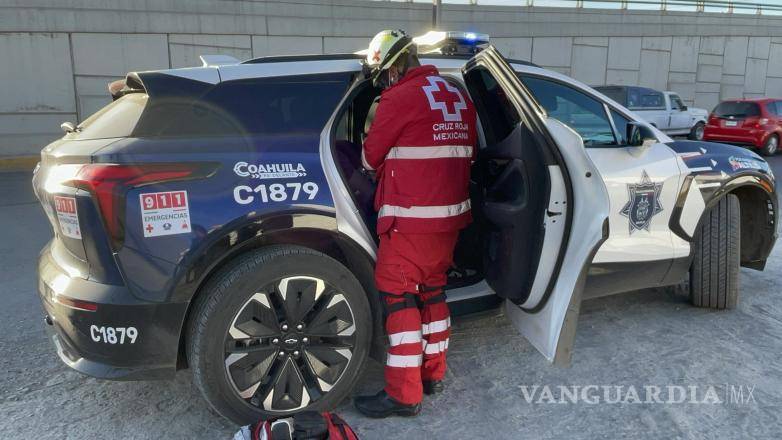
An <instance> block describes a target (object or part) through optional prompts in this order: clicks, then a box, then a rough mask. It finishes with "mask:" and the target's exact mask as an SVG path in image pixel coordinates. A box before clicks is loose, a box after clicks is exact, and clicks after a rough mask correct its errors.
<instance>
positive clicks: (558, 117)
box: [33, 33, 779, 423]
mask: <svg viewBox="0 0 782 440" xmlns="http://www.w3.org/2000/svg"><path fill="white" fill-rule="evenodd" d="M418 43H419V45H420V52H421V53H422V55H421V58H422V62H423V63H430V64H434V65H436V66H437V67H438V68H439V69H440V71H441V73H442V74H443V76H444V77H445V78H447V80H448V81H450V82H452V84H453V86H455V87H458V88H459V89H461V90H463V91H465V92H467V93H469V95H470V96H471V97H472V99H473V100H474V101H475V105H476V109H477V112H478V116H479V122H480V130H479V137H480V145H479V147H480V153H479V155H478V158H477V160H476V162H475V164H474V169H473V179H472V181H473V182H472V191H471V194H472V206H473V211H474V217H475V221H474V222H473V224H472V225H471V226H470V227H469V228H468V229H466V230H465V231H463V234H462V236H461V238H460V240H459V243H458V246H457V249H456V252H455V267H454V269H453V270H452V271H451V276H450V278H449V288H448V292H447V293H448V301H449V304H450V305H451V309H452V311H453V312H454V314H463V313H467V312H472V311H476V310H479V309H481V308H486V307H493V306H498V305H500V304H504V307H505V312H506V316H507V317H508V319H509V320H510V321H511V322H512V323H513V324H514V325H515V326H516V327H517V328H518V330H519V332H520V333H521V334H522V335H524V336H525V337H526V338H527V339H528V340H529V342H530V343H531V344H532V345H533V346H534V347H535V348H537V349H538V350H539V351H540V352H541V353H542V354H543V355H544V356H545V357H546V358H547V359H548V360H550V361H552V362H556V363H566V362H568V361H569V359H570V356H571V352H572V347H573V340H574V336H575V328H576V323H577V320H578V314H579V305H580V304H581V301H582V300H583V299H585V298H589V297H593V296H598V295H607V294H612V293H616V292H623V291H628V290H634V289H641V288H648V287H657V286H667V285H677V284H679V283H683V282H688V283H689V292H690V295H691V297H692V302H693V304H695V305H696V306H700V307H710V308H717V309H723V308H731V307H734V306H735V305H736V302H737V298H738V293H739V288H738V286H739V284H738V278H739V267H740V266H744V267H749V268H752V269H757V270H762V269H763V268H764V265H765V263H766V259H767V258H768V255H769V253H770V251H771V248H772V246H773V245H774V242H775V240H776V237H777V229H776V225H777V220H778V216H779V214H778V207H777V195H776V193H775V189H774V188H775V187H774V185H775V181H774V176H773V174H772V172H771V171H770V170H769V166H768V164H767V163H766V162H765V161H764V160H763V159H762V158H760V157H759V156H757V155H755V154H754V153H752V152H750V151H747V150H745V149H740V148H736V147H732V146H728V145H722V144H714V143H707V142H692V141H673V140H672V139H670V138H669V137H668V136H666V135H665V134H663V133H662V132H660V131H659V130H657V129H655V128H654V127H651V126H649V125H647V124H646V123H644V122H642V120H641V119H640V118H639V117H637V116H636V115H635V114H633V113H632V112H631V111H629V110H627V109H626V108H624V107H622V106H621V105H619V104H618V103H616V102H614V101H612V100H611V99H609V98H607V97H605V96H604V95H602V94H600V93H598V92H596V91H595V90H593V89H591V88H590V87H588V86H586V85H584V84H581V83H579V82H578V81H575V80H573V79H571V78H569V77H567V76H565V75H561V74H559V73H556V72H552V71H549V70H546V69H542V68H540V67H537V66H535V65H532V64H530V63H526V62H521V61H514V60H506V59H504V58H503V57H502V55H501V54H500V53H499V52H498V51H497V50H496V49H495V48H493V47H492V46H490V45H488V44H487V37H485V36H482V35H476V34H460V33H435V34H428V35H426V36H425V38H423V39H419V40H418ZM481 49H482V50H481ZM204 59H205V62H204V65H203V66H202V67H196V68H185V69H171V70H161V71H151V72H133V73H130V74H128V75H127V77H126V79H125V81H124V84H122V85H121V88H116V89H113V90H114V98H115V100H114V101H113V102H112V103H111V104H109V105H108V106H106V107H105V108H103V109H102V110H100V111H98V112H97V113H95V114H94V115H92V116H91V117H89V118H87V119H86V120H85V121H83V122H82V123H81V124H79V125H78V126H73V125H72V124H63V126H64V128H65V129H66V131H67V133H66V134H65V136H64V137H63V138H62V139H60V140H57V141H55V142H53V143H52V144H50V145H48V146H47V147H45V148H44V149H43V151H42V153H41V162H40V165H39V167H38V168H37V170H36V172H35V175H34V179H33V185H34V188H35V191H36V194H37V196H38V199H39V200H40V201H41V204H42V205H43V208H44V210H45V212H46V215H47V216H48V217H49V220H50V222H51V225H52V227H53V230H54V238H53V239H52V240H51V242H50V243H49V244H47V246H46V247H45V248H44V249H43V251H42V252H41V256H40V262H39V276H40V279H39V293H40V297H41V300H42V302H43V307H44V310H45V321H46V323H47V324H49V328H50V329H51V330H52V339H53V341H54V345H55V346H56V349H57V353H58V355H59V357H60V358H61V359H62V361H63V362H64V363H66V364H67V365H68V366H70V367H72V368H74V369H76V370H78V371H80V372H82V373H85V374H88V375H91V376H95V377H99V378H105V379H116V380H136V379H152V378H155V379H157V378H170V377H172V376H173V374H174V372H175V371H177V370H178V369H183V368H187V367H189V368H190V369H191V370H192V373H193V376H194V382H195V384H196V385H197V387H198V388H199V389H200V390H201V391H202V392H203V395H204V397H205V398H206V400H207V401H208V402H209V404H210V405H211V406H212V407H213V408H214V409H216V410H217V411H218V412H219V413H221V414H223V415H224V416H226V417H228V418H230V419H232V420H235V421H237V422H241V423H246V422H248V421H252V420H257V418H258V416H259V415H265V416H270V415H281V414H289V413H292V412H295V411H299V410H303V409H305V408H306V409H318V410H322V409H326V408H331V407H334V406H335V405H336V404H337V403H338V402H339V401H340V400H342V399H343V398H345V397H346V396H348V395H349V393H350V392H351V389H352V388H353V386H354V384H355V383H356V381H357V379H358V378H359V375H360V374H359V373H360V372H361V370H362V367H363V366H364V365H365V361H366V360H367V358H368V357H369V356H370V355H373V356H382V355H383V353H384V349H383V348H384V347H383V344H384V342H385V337H384V335H383V327H382V311H381V308H380V306H379V302H378V293H377V291H376V290H375V287H374V283H373V265H374V260H375V255H376V250H377V239H376V236H375V234H374V224H375V222H376V214H375V212H373V209H372V202H371V200H372V197H373V192H374V183H373V181H372V179H371V177H370V176H369V175H368V174H367V173H366V172H365V171H364V170H363V169H362V167H361V160H360V151H361V144H362V140H363V139H364V137H365V135H366V132H367V130H368V127H369V121H371V119H372V115H373V113H374V109H375V107H376V98H377V97H378V96H379V93H380V91H379V90H377V89H375V88H373V86H372V85H371V82H370V81H367V80H366V77H365V74H364V72H363V71H362V65H361V62H360V59H361V56H360V55H355V54H342V55H312V56H280V57H264V58H257V59H252V60H248V61H244V62H238V61H236V60H231V59H227V58H226V57H221V58H217V59H216V58H210V57H204ZM448 93H449V92H448V90H447V88H444V89H443V90H441V91H440V93H437V96H439V97H440V98H439V99H442V100H443V103H444V104H443V105H446V106H447V105H453V100H452V99H451V100H449V97H448V96H447V95H448ZM449 103H450V104H449ZM454 344H455V345H458V344H459V342H458V341H454Z"/></svg>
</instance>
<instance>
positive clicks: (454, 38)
mask: <svg viewBox="0 0 782 440" xmlns="http://www.w3.org/2000/svg"><path fill="white" fill-rule="evenodd" d="M413 43H415V45H416V46H418V53H419V54H427V53H441V54H444V55H457V54H469V55H471V54H475V53H478V52H480V51H481V50H482V49H484V48H485V47H486V46H487V45H488V44H489V36H488V35H487V34H480V33H477V32H458V31H429V32H427V33H425V34H423V35H421V36H419V37H415V38H413ZM368 52H369V49H362V50H359V51H356V52H353V53H354V54H356V55H362V56H366V55H367V53H368Z"/></svg>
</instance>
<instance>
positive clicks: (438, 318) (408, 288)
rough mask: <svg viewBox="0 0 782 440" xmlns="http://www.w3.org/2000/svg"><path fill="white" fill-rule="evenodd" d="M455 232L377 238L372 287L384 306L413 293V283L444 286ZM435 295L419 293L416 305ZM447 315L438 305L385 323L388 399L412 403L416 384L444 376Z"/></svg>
mask: <svg viewBox="0 0 782 440" xmlns="http://www.w3.org/2000/svg"><path fill="white" fill-rule="evenodd" d="M457 236H458V232H449V233H440V234H400V233H398V232H392V233H390V234H384V235H383V236H381V240H380V249H379V251H378V260H377V265H376V268H375V282H376V283H377V287H378V290H380V291H382V292H385V293H387V294H388V295H386V296H384V298H385V301H386V302H387V303H388V304H395V303H399V302H403V301H404V299H403V296H402V294H403V293H405V292H409V293H414V294H418V293H415V292H416V286H417V285H418V284H425V285H427V286H438V285H444V284H445V281H446V276H445V272H446V271H447V270H448V268H449V267H450V265H451V260H452V258H453V248H454V245H455V243H456V238H457ZM439 294H440V290H435V291H431V292H425V293H421V294H420V295H421V300H422V301H421V302H422V303H424V302H425V300H427V299H429V298H431V297H434V296H436V295H439ZM450 322H451V319H450V314H449V312H448V304H446V303H445V302H444V301H441V302H436V303H433V304H425V303H424V305H423V308H422V309H420V310H419V309H418V308H416V307H409V308H404V309H401V310H397V311H394V312H392V313H390V314H389V315H388V317H387V318H386V333H387V334H388V342H389V347H388V356H387V357H386V366H385V379H386V388H385V390H386V393H388V395H389V396H391V397H392V398H393V399H395V400H397V401H399V402H401V403H405V404H415V403H418V402H420V401H421V399H422V397H423V387H422V384H421V381H422V380H441V379H442V378H443V377H444V376H445V369H446V362H445V359H446V353H447V351H448V344H449V336H450Z"/></svg>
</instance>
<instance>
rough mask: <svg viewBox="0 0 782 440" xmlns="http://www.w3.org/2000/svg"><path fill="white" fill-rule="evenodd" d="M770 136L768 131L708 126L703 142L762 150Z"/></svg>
mask: <svg viewBox="0 0 782 440" xmlns="http://www.w3.org/2000/svg"><path fill="white" fill-rule="evenodd" d="M768 134H769V133H768V132H767V131H766V130H762V129H757V130H756V129H724V128H719V127H716V128H715V127H713V126H706V130H705V131H704V133H703V140H704V141H710V142H723V143H727V144H738V145H746V146H751V147H755V148H761V147H762V146H763V144H764V143H765V142H766V138H767V137H768Z"/></svg>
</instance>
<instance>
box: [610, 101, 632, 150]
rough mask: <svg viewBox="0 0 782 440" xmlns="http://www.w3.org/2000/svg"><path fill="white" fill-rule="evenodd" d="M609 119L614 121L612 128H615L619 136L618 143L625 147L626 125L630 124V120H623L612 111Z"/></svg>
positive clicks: (618, 114) (622, 117) (623, 118)
mask: <svg viewBox="0 0 782 440" xmlns="http://www.w3.org/2000/svg"><path fill="white" fill-rule="evenodd" d="M611 119H613V121H614V127H616V131H617V135H618V136H619V143H620V144H621V145H627V124H628V123H630V119H628V118H625V117H624V116H622V115H621V114H620V113H619V112H617V111H616V110H613V109H612V110H611Z"/></svg>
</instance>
